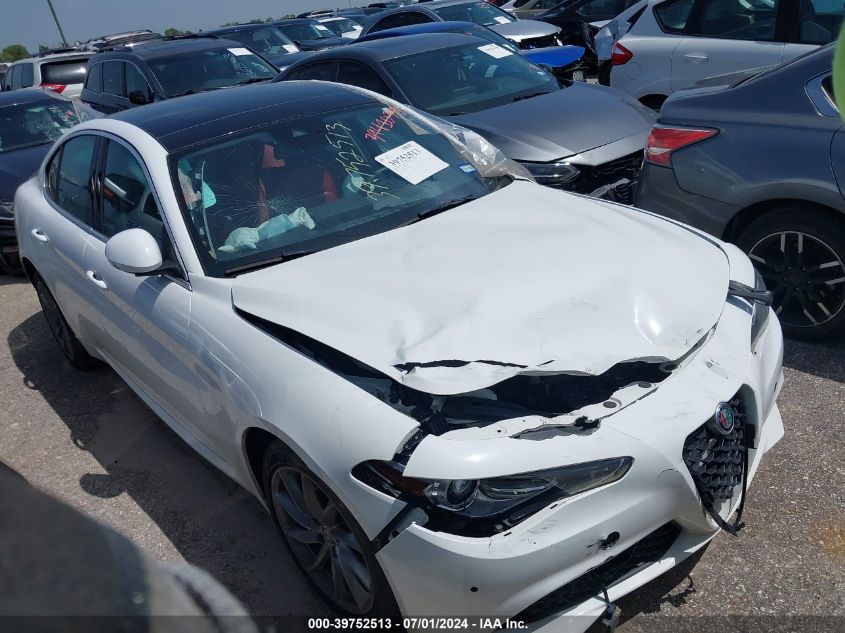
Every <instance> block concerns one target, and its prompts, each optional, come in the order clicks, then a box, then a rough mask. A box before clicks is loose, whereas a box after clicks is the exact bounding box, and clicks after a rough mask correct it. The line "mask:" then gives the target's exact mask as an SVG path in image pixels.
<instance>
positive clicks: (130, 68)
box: [126, 63, 153, 101]
mask: <svg viewBox="0 0 845 633" xmlns="http://www.w3.org/2000/svg"><path fill="white" fill-rule="evenodd" d="M133 92H141V93H143V95H144V97H145V98H146V99H147V101H152V100H153V91H152V90H151V89H150V84H148V83H147V79H146V77H144V74H143V73H142V72H141V71H140V69H139V68H138V67H137V66H136V65H135V64H130V63H127V64H126V96H129V95H131V94H132V93H133Z"/></svg>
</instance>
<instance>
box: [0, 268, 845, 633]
mask: <svg viewBox="0 0 845 633" xmlns="http://www.w3.org/2000/svg"><path fill="white" fill-rule="evenodd" d="M0 306H2V311H0V335H2V341H0V410H2V412H3V413H2V419H3V422H2V431H3V436H2V437H3V439H2V441H0V460H3V461H5V462H6V463H7V464H9V465H10V466H12V467H13V468H15V469H16V470H18V471H19V472H20V473H21V474H23V475H24V476H25V477H26V478H27V479H28V480H29V481H30V482H32V483H33V484H35V485H36V486H38V487H40V488H42V489H43V490H45V491H47V492H50V493H52V494H53V495H55V496H57V497H59V498H60V499H62V500H64V501H66V502H68V503H70V504H71V505H73V506H74V507H76V508H77V509H79V510H81V511H82V512H84V513H86V514H87V515H89V516H91V517H93V518H95V519H97V520H100V521H102V522H104V523H106V524H109V525H111V526H112V527H114V528H116V529H117V530H118V531H120V532H122V533H123V534H124V535H126V536H127V537H129V538H130V539H132V540H133V541H134V542H136V543H137V544H138V545H140V546H141V547H142V548H143V549H144V550H146V551H147V552H149V553H150V554H151V555H152V556H153V557H155V558H157V559H159V560H163V561H173V560H183V559H184V560H187V561H189V562H191V563H194V564H196V565H199V566H200V567H203V568H204V569H206V570H208V571H209V572H211V573H212V574H213V575H215V576H216V577H217V578H218V579H219V580H220V581H222V582H223V584H224V585H226V586H227V587H228V588H229V589H230V590H231V591H232V592H233V593H234V594H235V595H236V596H237V597H238V598H239V599H240V600H241V601H242V602H243V603H244V604H245V605H246V606H247V608H248V610H249V611H250V612H252V613H253V614H255V615H257V616H267V617H269V618H271V621H272V618H278V617H279V616H284V615H288V614H295V615H328V609H327V607H325V605H324V604H323V603H322V602H321V600H320V599H319V598H318V597H317V596H316V594H315V593H314V592H313V591H312V590H311V589H310V588H309V586H308V585H307V584H306V582H305V580H304V578H303V577H302V575H301V574H300V573H299V571H298V570H297V569H296V568H295V566H294V563H293V561H292V559H291V557H290V556H289V555H288V553H287V551H286V550H285V548H284V546H283V544H282V542H281V540H280V539H279V538H278V536H277V534H276V530H275V527H274V525H273V523H272V521H271V520H270V518H269V517H268V516H267V515H266V514H265V513H264V511H263V509H262V507H261V505H260V504H259V503H258V502H257V501H255V500H254V499H253V498H252V497H251V496H250V495H249V494H247V493H246V492H245V491H243V490H242V489H241V488H239V487H238V486H237V485H236V484H234V483H233V482H232V481H231V480H229V479H228V478H227V477H225V476H224V475H223V474H221V473H220V472H218V471H217V470H215V469H214V468H213V467H211V466H210V465H208V464H206V463H205V462H204V461H203V460H202V459H200V458H199V457H198V456H196V455H195V454H194V453H193V452H192V451H191V449H189V448H188V446H187V445H186V444H184V443H183V442H182V441H181V440H180V439H179V438H178V437H177V436H176V435H175V434H174V433H172V432H171V431H170V430H168V429H167V428H166V427H165V425H164V423H162V422H161V421H159V420H158V418H156V417H155V415H154V414H153V413H151V412H150V410H149V409H147V408H146V407H145V406H144V405H143V404H142V403H141V402H140V401H139V400H138V399H137V398H136V397H135V396H134V395H133V394H132V393H130V391H129V389H128V387H127V386H126V385H125V384H124V383H123V382H122V381H121V380H120V379H119V378H118V377H117V376H116V375H115V374H114V373H113V372H112V371H110V370H108V369H100V370H97V371H95V372H93V373H82V372H78V371H76V370H74V369H72V368H71V367H70V366H69V365H68V364H67V363H66V362H65V360H64V358H63V357H62V356H61V353H60V352H59V350H58V348H57V347H56V346H55V344H54V342H53V340H52V338H51V337H50V334H49V332H48V330H47V327H46V324H45V322H44V320H43V317H42V316H41V314H40V309H39V306H38V301H37V299H36V296H35V293H34V291H33V290H32V288H31V287H30V286H29V284H28V283H27V282H26V281H25V280H23V279H18V278H0ZM784 364H785V372H786V384H785V387H784V389H783V393H782V395H781V398H780V406H781V411H782V413H783V418H784V423H785V426H786V436H785V437H784V439H783V440H782V441H781V442H780V444H779V445H778V446H777V447H775V449H774V450H773V451H772V452H771V453H770V456H769V458H768V459H766V460H764V462H763V464H762V466H761V468H760V470H759V472H758V474H757V478H756V479H755V481H754V485H753V486H752V488H751V490H750V496H749V500H748V503H747V505H746V513H745V520H746V522H747V527H746V528H745V529H744V530H743V531H742V532H741V535H740V536H739V538H732V537H730V536H727V535H725V534H720V535H719V536H718V537H717V538H716V539H715V540H714V542H713V543H712V544H711V545H710V546H709V547H708V548H706V550H704V551H703V552H702V553H701V554H699V555H697V556H694V557H693V558H692V559H691V560H690V561H688V562H687V563H685V564H683V565H681V566H680V567H678V568H676V569H675V570H674V571H673V572H670V573H669V574H667V575H666V576H664V577H661V578H659V579H657V580H656V581H654V582H653V583H651V584H649V585H647V586H645V587H643V588H641V589H640V590H638V591H637V592H635V593H634V594H632V595H630V596H628V597H627V598H625V599H624V600H623V601H622V602H621V603H620V606H621V608H622V610H623V616H622V621H623V622H622V625H621V627H620V629H619V630H620V631H632V632H633V631H654V630H667V631H669V630H672V631H678V630H703V628H705V627H704V625H703V623H704V622H708V621H711V620H712V616H728V615H729V616H738V617H740V618H742V617H744V616H745V617H746V619H741V620H740V622H741V624H738V625H737V627H738V629H737V630H739V629H742V630H749V631H750V630H792V631H796V630H800V631H804V630H807V631H810V630H813V631H815V630H825V631H827V630H831V631H833V630H839V631H841V630H843V627H845V459H843V458H845V449H843V446H845V341H843V340H839V341H835V342H828V343H826V344H816V345H811V344H804V343H796V342H790V341H788V342H787V348H786V356H785V359H784ZM678 616H686V617H684V618H683V619H678ZM708 618H709V619H708ZM753 623H757V624H758V625H759V626H755V625H753ZM687 625H689V626H687ZM717 628H723V627H722V626H721V624H720V625H719V626H718V627H717Z"/></svg>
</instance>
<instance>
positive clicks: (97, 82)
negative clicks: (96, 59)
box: [85, 64, 103, 92]
mask: <svg viewBox="0 0 845 633" xmlns="http://www.w3.org/2000/svg"><path fill="white" fill-rule="evenodd" d="M85 87H86V88H87V89H88V90H90V91H92V92H102V91H103V65H102V64H94V65H93V66H91V68H90V69H89V70H88V76H87V77H86V78H85Z"/></svg>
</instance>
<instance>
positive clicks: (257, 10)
mask: <svg viewBox="0 0 845 633" xmlns="http://www.w3.org/2000/svg"><path fill="white" fill-rule="evenodd" d="M370 1H371V0H367V1H366V2H364V1H362V0H361V1H353V2H352V4H353V5H355V6H361V5H366V4H368V3H369V2H370ZM349 5H350V0H53V7H54V8H55V9H56V14H57V15H58V16H59V21H60V22H61V24H62V28H63V29H64V31H65V36H66V37H67V39H68V41H69V42H73V41H75V40H82V41H84V40H87V39H90V38H92V37H95V36H97V35H104V34H107V33H116V32H119V31H131V30H135V29H144V28H147V29H152V30H154V31H158V32H162V31H164V29H166V28H168V27H171V26H172V27H175V28H177V29H182V30H192V31H196V30H199V29H210V28H215V27H218V26H220V25H221V24H223V23H224V22H234V21H238V22H248V21H249V20H251V19H253V18H266V17H274V18H276V17H280V16H283V15H287V14H288V13H303V12H304V11H310V10H312V9H325V8H335V7H347V6H349ZM60 41H61V38H60V36H59V32H58V30H57V29H56V24H55V22H53V18H52V16H51V15H50V8H49V6H48V4H47V0H0V49H2V48H3V47H5V46H8V45H9V44H23V45H24V46H26V47H27V49H29V50H30V51H34V50H36V49H37V47H38V44H58V43H59V42H60Z"/></svg>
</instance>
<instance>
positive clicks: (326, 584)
mask: <svg viewBox="0 0 845 633" xmlns="http://www.w3.org/2000/svg"><path fill="white" fill-rule="evenodd" d="M270 491H271V494H272V500H273V510H274V512H275V513H276V517H277V518H278V520H279V525H280V526H281V528H282V533H283V534H284V535H285V538H286V539H287V542H288V544H289V545H290V547H291V550H293V553H294V555H295V556H296V558H297V559H298V560H299V563H300V564H301V565H302V567H303V569H305V571H306V572H307V573H308V575H309V576H310V577H311V579H312V580H313V581H314V582H315V583H316V584H317V586H318V587H319V588H320V589H321V590H322V591H323V593H325V594H326V596H327V597H328V598H329V599H330V600H331V601H332V602H334V603H335V604H336V605H337V606H339V607H341V608H342V609H343V610H345V611H348V612H350V613H353V614H364V613H367V612H369V611H370V610H371V609H372V607H373V600H374V590H373V576H372V573H371V570H370V568H369V566H368V565H367V561H366V558H365V556H364V551H363V548H362V547H361V545H360V543H359V542H358V539H357V538H356V536H355V534H354V533H353V531H352V530H351V529H350V527H349V524H348V523H347V522H346V520H345V519H344V518H343V516H342V514H341V512H340V511H339V510H338V507H337V505H336V504H335V502H334V501H333V500H332V498H331V497H330V496H329V495H328V494H327V493H326V491H325V489H324V487H323V485H322V484H321V483H319V482H318V481H317V480H315V479H314V478H312V477H311V476H310V475H309V474H307V473H305V472H303V471H302V470H300V469H298V468H296V467H292V466H281V467H279V468H278V469H277V470H276V471H275V472H274V473H273V475H272V478H271V480H270Z"/></svg>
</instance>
